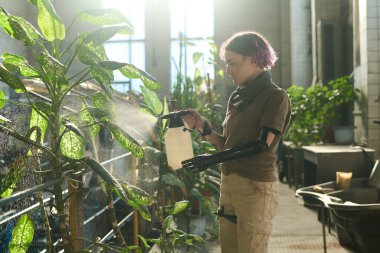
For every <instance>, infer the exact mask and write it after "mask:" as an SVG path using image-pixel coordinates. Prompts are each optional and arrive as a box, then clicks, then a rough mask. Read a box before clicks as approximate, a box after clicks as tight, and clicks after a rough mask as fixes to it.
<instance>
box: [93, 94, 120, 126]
mask: <svg viewBox="0 0 380 253" xmlns="http://www.w3.org/2000/svg"><path fill="white" fill-rule="evenodd" d="M91 100H92V105H93V106H94V107H95V108H97V109H98V111H97V113H98V114H100V115H97V116H98V117H97V118H98V119H103V120H104V119H105V121H109V120H110V119H112V118H113V117H115V116H116V105H115V102H114V101H113V100H112V99H110V98H109V97H107V96H105V95H104V94H102V93H100V92H97V93H95V94H93V95H92V96H91ZM99 116H100V117H99Z"/></svg>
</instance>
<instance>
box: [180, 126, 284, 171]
mask: <svg viewBox="0 0 380 253" xmlns="http://www.w3.org/2000/svg"><path fill="white" fill-rule="evenodd" d="M275 131H276V130H273V129H270V128H263V129H262V133H261V138H260V139H259V140H256V141H253V142H250V143H247V144H244V145H241V146H239V147H234V148H229V149H226V150H223V151H221V152H218V153H216V154H212V155H210V154H205V155H199V156H196V157H194V158H192V159H189V160H185V161H182V168H184V169H189V170H191V171H193V172H201V171H203V170H205V169H207V168H208V167H209V166H211V165H213V164H218V163H222V162H226V161H230V160H234V159H237V158H241V157H244V156H252V155H256V154H259V153H261V152H264V151H266V150H267V149H268V144H267V138H268V133H269V132H272V133H275ZM276 132H277V131H276ZM275 134H277V133H275Z"/></svg>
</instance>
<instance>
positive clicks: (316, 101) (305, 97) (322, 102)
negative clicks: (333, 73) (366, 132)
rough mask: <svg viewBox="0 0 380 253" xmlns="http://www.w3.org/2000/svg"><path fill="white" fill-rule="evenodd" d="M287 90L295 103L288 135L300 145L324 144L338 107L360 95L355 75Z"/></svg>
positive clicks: (294, 142)
mask: <svg viewBox="0 0 380 253" xmlns="http://www.w3.org/2000/svg"><path fill="white" fill-rule="evenodd" d="M287 93H288V95H289V98H290V100H291V104H292V118H291V121H290V125H289V127H288V131H287V133H286V137H285V138H286V140H287V141H291V142H293V144H295V145H297V146H302V145H309V144H317V143H321V142H322V139H323V135H324V134H325V131H326V127H331V126H333V124H334V120H335V118H336V116H337V110H338V108H339V107H340V106H342V105H346V104H347V103H350V102H353V101H354V100H355V99H356V97H357V95H356V93H355V90H354V87H353V78H352V76H343V77H340V78H337V79H335V80H332V81H330V82H328V83H327V84H326V85H323V84H320V83H318V84H316V85H313V86H310V87H308V88H306V89H305V88H303V87H301V86H296V85H292V86H290V87H289V88H288V89H287Z"/></svg>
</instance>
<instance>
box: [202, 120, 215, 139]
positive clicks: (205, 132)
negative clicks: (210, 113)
mask: <svg viewBox="0 0 380 253" xmlns="http://www.w3.org/2000/svg"><path fill="white" fill-rule="evenodd" d="M199 133H200V134H201V135H202V136H203V137H204V136H207V135H210V134H211V133H212V129H211V126H210V124H209V123H208V122H207V120H206V119H205V124H204V126H203V132H201V131H199Z"/></svg>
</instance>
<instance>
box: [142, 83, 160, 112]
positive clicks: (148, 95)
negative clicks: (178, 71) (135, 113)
mask: <svg viewBox="0 0 380 253" xmlns="http://www.w3.org/2000/svg"><path fill="white" fill-rule="evenodd" d="M140 88H141V92H142V95H143V97H144V101H145V104H146V105H147V106H148V108H149V109H151V110H152V111H153V112H154V114H155V116H157V115H160V114H161V113H162V110H163V106H162V103H161V101H160V99H159V97H158V96H157V93H156V92H154V91H151V90H148V89H147V88H145V87H144V86H140Z"/></svg>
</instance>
